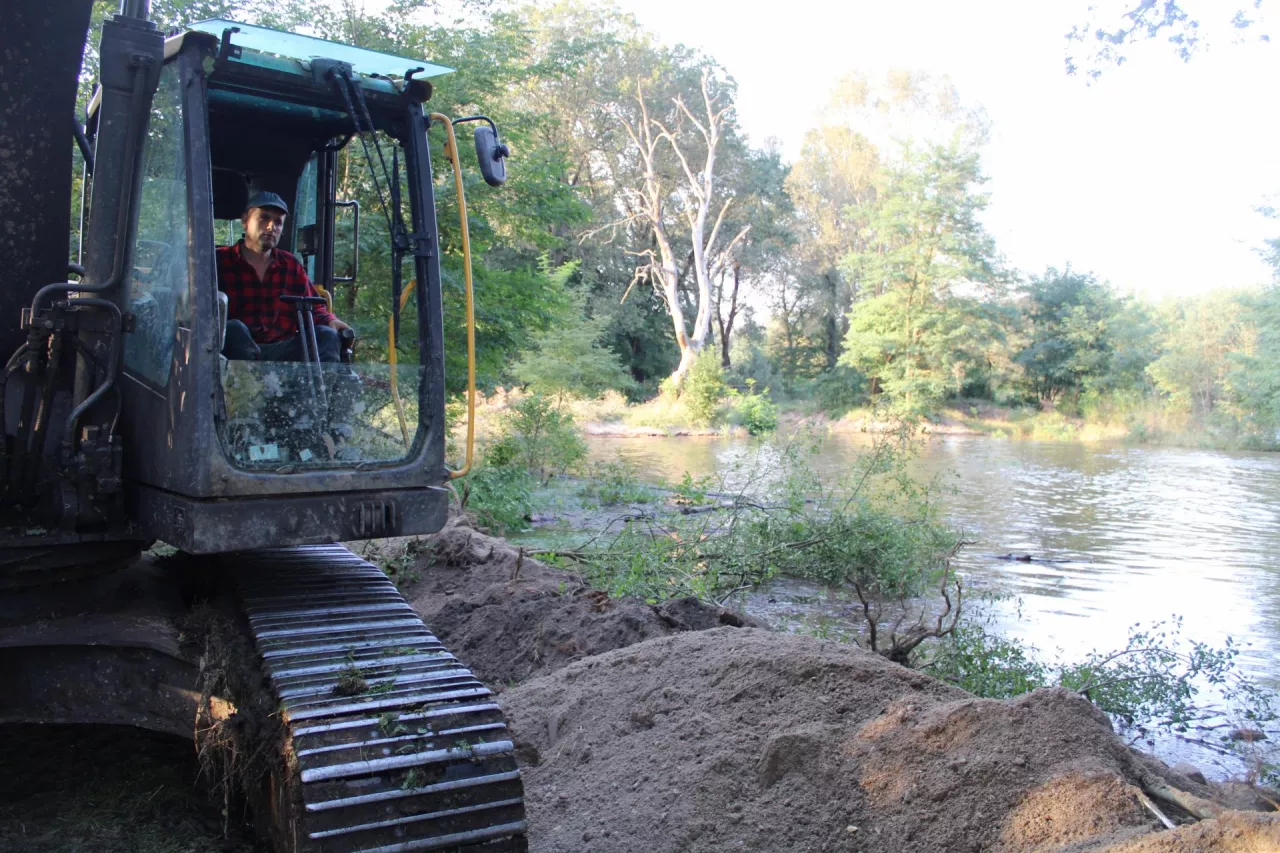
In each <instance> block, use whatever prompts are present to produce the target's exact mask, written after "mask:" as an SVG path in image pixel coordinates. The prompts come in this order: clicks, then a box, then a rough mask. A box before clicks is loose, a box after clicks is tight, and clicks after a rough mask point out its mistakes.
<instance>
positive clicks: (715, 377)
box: [680, 347, 729, 426]
mask: <svg viewBox="0 0 1280 853" xmlns="http://www.w3.org/2000/svg"><path fill="white" fill-rule="evenodd" d="M728 393H729V389H728V387H727V386H726V385H725V384H724V371H723V370H722V369H721V367H720V357H719V355H718V354H717V353H716V351H715V347H706V348H705V349H703V350H702V352H700V353H698V357H697V358H695V359H694V361H693V365H692V366H691V367H690V368H689V372H688V373H687V374H685V377H684V382H683V383H682V384H681V386H680V402H681V404H683V406H684V409H685V412H687V413H688V416H689V423H690V424H692V425H694V426H710V425H711V424H713V423H715V422H716V417H717V415H718V414H719V412H720V404H721V402H722V401H723V400H724V398H725V396H726V395H727V394H728Z"/></svg>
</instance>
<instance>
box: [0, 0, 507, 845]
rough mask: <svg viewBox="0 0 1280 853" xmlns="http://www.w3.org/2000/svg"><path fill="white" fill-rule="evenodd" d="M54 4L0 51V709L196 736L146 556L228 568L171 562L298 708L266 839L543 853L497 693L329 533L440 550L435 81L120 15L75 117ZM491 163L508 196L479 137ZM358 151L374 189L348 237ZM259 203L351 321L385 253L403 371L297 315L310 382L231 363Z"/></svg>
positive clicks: (181, 583)
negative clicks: (333, 358) (75, 156)
mask: <svg viewBox="0 0 1280 853" xmlns="http://www.w3.org/2000/svg"><path fill="white" fill-rule="evenodd" d="M48 5H49V4H42V3H37V2H31V0H20V1H19V3H18V4H17V9H16V10H15V11H14V12H13V13H12V14H11V15H10V16H9V17H10V18H12V19H13V20H11V22H10V24H9V29H8V32H7V33H6V34H5V35H3V36H0V39H3V40H5V41H6V42H12V44H7V45H5V47H6V50H5V51H4V55H5V56H6V57H8V58H7V59H6V60H5V64H4V65H3V66H0V82H3V83H4V84H5V85H3V86H0V149H5V150H4V151H3V154H4V155H5V156H0V220H3V222H0V351H3V352H4V353H6V354H9V353H11V354H12V357H10V358H8V360H7V363H6V364H5V369H4V374H3V385H0V406H2V409H0V501H2V502H3V511H2V512H3V514H2V515H0V675H2V676H3V677H4V678H5V680H6V683H8V684H12V685H15V689H14V691H13V692H12V693H11V695H10V696H9V697H8V698H7V699H5V700H3V701H0V721H4V722H17V721H23V722H92V723H122V724H132V725H141V726H145V727H148V728H153V729H159V730H163V731H169V732H173V733H185V734H187V735H190V733H191V731H192V729H193V728H194V727H197V726H198V725H199V720H200V719H201V715H202V714H203V715H205V716H206V717H208V716H210V715H212V716H213V717H218V716H219V715H221V716H222V717H226V716H228V715H233V714H235V713H237V711H236V708H235V707H234V701H233V700H232V699H228V698H227V697H211V696H209V695H208V691H207V690H202V689H201V687H200V674H199V672H198V671H197V670H196V669H195V668H194V667H193V665H192V664H193V661H192V655H191V654H190V652H189V650H186V649H184V647H183V641H184V637H183V628H182V625H183V619H184V618H186V617H187V616H188V615H189V609H190V605H191V602H192V600H193V594H192V592H191V588H190V587H191V579H190V577H189V576H188V577H184V578H182V579H179V578H176V577H174V576H173V575H175V574H176V573H175V572H173V571H170V570H168V569H167V568H166V567H165V566H164V565H162V564H158V563H156V562H154V561H151V562H147V561H145V560H143V561H138V560H137V559H135V557H136V555H137V553H138V552H139V550H140V549H141V548H144V547H146V546H147V545H148V544H149V543H150V542H152V541H155V540H162V541H164V542H165V543H168V544H169V545H172V546H174V547H175V548H177V549H178V550H179V551H182V552H185V553H186V554H189V555H210V556H207V557H204V558H199V559H192V560H189V561H187V565H188V569H187V572H186V574H187V575H190V572H191V570H190V566H191V565H193V564H194V565H196V566H198V571H197V574H201V575H203V578H202V580H201V581H200V584H202V585H203V586H206V587H207V586H209V584H210V583H212V584H213V585H214V586H222V585H224V584H223V582H225V586H226V588H227V589H230V590H232V592H230V593H229V596H230V597H231V598H232V599H234V601H235V602H236V604H235V606H236V607H237V608H238V612H237V613H236V614H235V621H236V622H237V624H238V626H239V627H240V628H241V629H243V631H244V633H245V635H246V637H248V638H249V639H250V640H251V641H252V646H253V649H254V650H255V653H256V654H257V655H258V660H259V661H260V664H261V668H262V679H263V684H264V685H265V686H266V687H268V688H269V689H270V690H271V691H272V692H273V693H274V695H275V698H276V700H278V701H279V703H280V707H281V708H283V711H284V713H283V714H281V715H280V716H281V719H282V730H281V734H280V743H279V751H280V755H279V757H278V762H277V764H278V766H276V767H275V768H274V769H273V770H272V772H271V773H270V774H269V777H270V778H269V779H266V780H265V781H264V784H265V785H266V787H267V788H268V789H269V791H268V794H267V795H266V796H267V798H268V799H269V800H271V802H270V804H269V809H268V811H270V813H271V814H272V818H271V821H272V823H273V826H272V828H271V829H272V835H273V838H274V839H275V842H276V845H277V846H278V847H280V848H283V849H299V850H302V849H316V850H385V851H391V850H420V849H455V848H461V849H476V850H481V849H483V850H520V849H524V846H525V842H524V823H523V805H522V801H521V793H520V780H519V774H518V772H517V770H516V767H515V761H514V758H513V757H512V754H511V744H510V742H509V740H507V739H506V735H505V725H504V723H503V721H502V716H501V712H500V710H499V709H498V707H497V705H496V704H495V703H494V702H493V701H492V697H491V696H490V695H489V692H488V691H487V690H486V689H485V688H484V687H483V685H481V684H480V683H479V682H478V681H476V680H475V679H474V678H473V677H472V676H471V673H470V672H469V671H467V670H466V669H465V668H464V667H463V666H462V665H461V664H460V663H459V662H457V661H456V660H455V659H454V658H453V656H452V655H450V654H449V653H448V652H447V650H445V649H444V648H443V647H442V646H441V645H440V643H439V642H438V641H437V640H436V638H435V637H434V636H432V635H431V633H430V631H429V630H428V629H427V628H426V626H424V625H423V624H422V623H421V621H420V620H419V619H418V617H417V616H416V615H415V614H414V613H413V611H412V610H411V609H410V608H409V607H408V605H407V604H406V603H405V602H404V600H403V598H401V596H400V594H399V592H398V591H397V590H396V588H395V586H394V585H393V584H391V583H390V582H389V581H388V580H387V579H386V578H385V577H384V576H383V575H382V573H381V572H379V571H378V570H377V569H376V567H373V566H371V565H370V564H368V563H366V562H364V561H363V560H360V559H358V558H356V557H355V556H354V555H352V554H351V552H349V551H347V550H346V549H343V548H341V547H339V546H336V545H332V544H328V543H335V542H340V541H348V540H352V539H369V538H377V537H387V536H401V535H411V534H418V533H430V532H434V531H436V530H438V529H439V528H440V527H441V526H442V524H443V523H444V521H445V517H446V514H447V501H448V490H447V483H448V480H449V479H450V477H451V472H450V470H449V468H448V467H447V466H446V462H445V432H444V429H445V424H444V367H443V365H444V349H443V347H444V343H443V318H442V309H441V281H440V254H439V243H438V238H437V225H436V202H435V198H434V193H433V180H432V164H431V152H430V146H429V141H428V131H429V128H430V126H431V124H432V120H433V118H435V119H440V118H442V117H439V116H434V117H433V116H432V115H431V114H429V113H428V112H427V111H426V109H425V107H424V105H425V104H426V103H427V101H428V99H429V98H430V94H431V84H430V82H429V78H430V77H432V76H435V75H438V74H441V73H446V72H447V71H448V69H445V68H441V67H439V66H434V65H431V64H430V63H427V62H422V61H412V60H406V59H398V58H396V57H391V56H386V55H383V54H377V53H373V52H370V51H360V50H355V49H352V48H348V47H346V46H343V45H337V44H332V43H328V42H322V41H319V40H316V39H307V38H304V37H300V36H293V35H291V34H287V33H277V32H273V31H270V30H265V29H262V28H257V27H252V26H248V25H244V24H235V23H232V22H226V21H209V22H202V23H200V24H195V25H193V26H192V27H191V28H190V29H188V30H186V31H185V32H182V33H179V34H177V35H172V36H170V37H168V38H165V37H164V36H163V35H162V34H161V33H160V32H158V31H157V30H156V28H155V26H154V25H153V24H151V23H150V22H149V21H148V20H147V8H146V7H147V3H146V2H145V0H125V2H124V4H123V5H122V8H121V12H120V14H118V15H116V16H114V17H113V18H111V19H109V20H108V21H107V22H106V23H105V24H104V26H103V36H102V41H101V48H100V52H99V63H100V68H99V82H100V85H99V87H98V89H97V92H96V93H95V95H94V97H93V100H92V101H91V103H90V105H89V109H88V111H87V115H85V116H77V117H76V121H75V123H74V125H73V124H72V121H71V116H72V115H73V114H74V109H73V107H74V102H75V92H76V83H77V74H78V70H79V56H80V51H81V47H82V45H83V42H84V37H85V33H86V31H87V27H88V20H89V12H90V8H91V5H92V4H91V3H89V2H88V0H82V1H81V2H76V3H72V4H70V5H71V6H72V7H73V8H72V9H71V10H70V13H69V14H64V13H62V12H59V14H57V15H56V16H55V15H54V14H53V13H52V12H49V11H47V9H46V8H45V7H46V6H48ZM442 126H443V127H444V129H445V130H446V131H447V133H448V138H449V139H450V144H448V145H447V146H446V148H445V149H444V150H445V154H446V156H447V157H448V158H449V159H450V160H451V163H452V165H453V166H454V169H455V171H456V170H457V168H458V165H457V152H456V144H454V143H452V135H453V134H452V124H451V123H450V122H448V120H447V119H446V120H445V121H444V122H443V123H442ZM73 140H78V145H79V148H80V150H81V152H82V159H83V161H84V164H85V167H84V171H83V174H82V176H81V178H82V190H83V192H82V195H83V197H84V199H85V201H84V204H83V205H82V208H81V209H80V210H79V211H77V212H76V215H78V216H79V217H80V220H81V228H80V235H81V238H80V242H79V245H78V246H69V238H70V235H71V229H70V221H71V196H72V175H71V162H72V145H73V144H76V143H75V142H73ZM357 152H359V154H360V155H361V157H363V163H364V165H356V166H352V165H351V164H352V162H354V161H355V154H356V153H357ZM15 153H18V154H20V156H18V157H14V156H11V155H13V154H15ZM477 153H478V154H479V155H480V156H481V157H482V169H483V171H484V172H485V177H486V179H489V180H490V183H498V182H500V180H501V179H502V178H503V177H504V176H505V173H504V172H502V169H503V163H502V157H503V156H504V155H505V148H503V147H502V146H501V144H500V142H498V140H497V136H496V130H495V129H493V128H492V126H491V125H486V126H484V128H483V130H482V132H481V133H478V134H477ZM340 160H341V161H342V162H343V163H344V165H345V168H346V169H347V170H348V171H347V173H346V174H348V175H349V174H350V172H351V170H353V169H359V170H362V171H361V172H360V174H361V175H362V177H363V179H364V180H366V181H368V182H369V183H370V184H372V186H373V190H374V196H375V197H376V198H377V200H378V203H377V204H376V205H372V207H374V208H377V209H376V210H366V211H365V230H366V235H365V239H364V240H363V241H362V240H361V238H360V236H359V228H360V223H359V219H358V206H357V205H355V203H354V202H348V201H344V200H343V199H340V198H338V196H337V188H338V185H339V163H340ZM458 186H459V188H460V187H461V180H460V179H459V180H458ZM261 191H270V192H274V193H277V194H278V195H280V196H281V197H282V198H283V199H284V200H285V201H286V202H287V203H288V205H289V208H290V211H291V216H290V217H289V218H288V221H287V223H286V227H285V231H284V234H283V236H282V240H281V244H280V248H281V249H283V250H286V251H290V252H292V253H293V254H294V255H295V256H296V257H297V258H298V259H299V260H300V261H301V262H302V263H303V264H304V265H305V267H306V268H307V270H308V272H309V274H310V277H311V278H312V280H313V281H314V282H315V283H316V284H317V285H319V286H321V287H322V288H323V290H324V291H325V292H326V294H327V295H330V296H329V298H332V296H337V297H338V302H339V303H341V302H342V299H341V297H342V294H343V288H344V287H348V286H354V285H349V284H346V282H348V281H350V280H351V278H352V276H353V275H358V272H357V271H356V267H357V266H358V263H357V261H356V258H357V253H358V251H359V246H360V244H361V242H363V243H364V244H365V245H366V247H367V246H368V245H369V244H370V243H373V244H375V245H376V247H377V248H376V256H377V257H378V258H381V261H382V262H381V265H380V267H379V269H380V270H381V273H380V276H381V277H382V279H383V280H379V281H377V282H373V283H371V282H368V281H362V282H361V286H362V287H364V288H366V293H367V292H370V291H371V290H373V289H375V288H376V289H377V290H378V292H379V293H381V294H383V296H381V297H380V298H381V299H382V300H383V301H384V302H385V304H386V306H387V312H386V313H387V315H389V325H390V329H389V335H388V337H389V342H388V343H389V346H390V349H391V350H392V351H393V352H396V353H397V354H398V356H399V358H398V359H394V358H393V359H391V363H386V359H385V358H370V359H367V360H365V361H362V360H361V357H360V356H358V355H357V356H355V357H352V358H345V359H344V360H343V361H342V362H340V363H334V364H330V363H323V364H322V363H320V362H319V360H318V359H317V358H316V357H315V356H316V350H315V344H314V340H315V339H314V330H311V329H308V328H307V327H308V323H307V322H305V319H306V318H305V317H302V316H301V314H300V312H298V308H299V306H298V305H297V304H285V303H282V305H281V308H280V310H281V311H282V312H284V313H285V315H286V316H293V315H298V316H299V320H300V327H301V328H300V329H299V332H300V333H302V335H303V342H304V344H307V343H309V344H310V346H304V352H306V353H307V354H308V358H307V359H306V360H304V361H301V362H278V363H277V362H260V361H229V360H228V359H226V358H225V357H223V355H222V350H223V342H224V336H225V334H226V328H227V322H228V317H227V302H226V299H225V297H224V296H222V295H221V294H220V293H219V290H218V280H217V251H218V246H219V245H227V244H230V243H232V242H234V240H233V238H234V236H235V234H234V225H235V222H236V220H238V219H239V216H240V214H241V212H242V211H243V210H244V207H245V204H246V202H247V200H248V198H250V197H251V195H252V194H254V193H257V192H261ZM464 209H465V208H464ZM371 224H376V225H377V228H372V227H371ZM379 229H384V230H379ZM340 232H341V233H340ZM352 232H354V233H352ZM370 232H372V233H373V235H374V237H379V236H380V237H381V240H377V239H373V238H371V237H370V236H369V234H370ZM346 242H349V244H350V246H349V250H345V251H344V249H343V245H344V243H346ZM379 243H380V245H378V244H379ZM69 249H70V251H69ZM348 254H349V255H350V257H343V256H344V255H348ZM69 257H70V258H72V259H73V260H72V261H71V262H69V261H68V258H69ZM76 258H78V261H75V260H74V259H76ZM337 313H339V314H340V313H341V308H340V306H339V308H338V311H337ZM361 331H362V332H368V331H372V330H361ZM308 339H309V341H308ZM369 349H370V350H372V351H374V352H376V348H374V347H369ZM359 350H360V347H359V346H358V345H357V352H359ZM213 555H221V556H213ZM211 578H212V581H211V580H210V579H211ZM353 673H354V675H353ZM352 682H355V683H356V684H357V685H358V686H359V689H351V684H352ZM343 684H345V685H346V688H345V689H344V688H343V687H342V685H343ZM214 722H216V720H215V721H214Z"/></svg>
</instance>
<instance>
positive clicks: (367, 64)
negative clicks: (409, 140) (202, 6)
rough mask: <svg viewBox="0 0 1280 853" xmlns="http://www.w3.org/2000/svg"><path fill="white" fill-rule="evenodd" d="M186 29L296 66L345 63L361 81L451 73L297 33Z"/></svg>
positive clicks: (220, 24) (215, 24) (200, 25)
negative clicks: (330, 61) (317, 61)
mask: <svg viewBox="0 0 1280 853" xmlns="http://www.w3.org/2000/svg"><path fill="white" fill-rule="evenodd" d="M187 29H188V30H191V31H193V32H200V33H208V34H210V35H213V36H217V37H218V38H219V39H224V38H229V39H230V44H231V45H232V46H233V47H238V48H243V49H247V50H250V51H254V52H255V53H257V54H266V55H273V56H278V57H280V58H282V59H286V60H294V61H296V62H298V63H310V61H311V60H313V59H333V60H337V61H339V62H345V63H347V64H349V65H350V66H351V69H352V71H354V72H355V73H357V74H360V75H362V76H365V77H387V78H399V79H401V80H403V79H404V78H405V76H406V75H408V73H409V72H411V71H412V72H413V73H414V76H416V77H419V78H430V77H439V76H441V75H444V74H449V73H450V72H452V71H453V69H452V68H448V67H446V66H444V65H437V64H435V63H433V62H427V61H426V60H425V59H410V58H408V57H404V56H394V55H392V54H389V53H380V52H378V51H376V50H369V49H367V48H363V47H352V46H351V45H347V44H339V43H338V42H333V41H326V40H325V39H319V38H314V37H312V36H307V35H301V34H299V33H286V32H283V31H281V30H273V29H270V28H269V27H260V26H257V25H256V24H242V23H239V22H237V21H228V20H225V19H222V18H211V19H209V20H207V21H199V22H197V23H194V24H191V25H190V26H189V27H188V28H187ZM241 59H242V60H244V61H253V57H252V54H243V55H242V57H241ZM299 70H300V71H301V70H303V69H302V68H300V69H299Z"/></svg>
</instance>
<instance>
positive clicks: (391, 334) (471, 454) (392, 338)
mask: <svg viewBox="0 0 1280 853" xmlns="http://www.w3.org/2000/svg"><path fill="white" fill-rule="evenodd" d="M431 120H432V121H439V122H441V123H442V124H443V125H444V127H445V135H446V137H447V138H448V143H447V144H446V146H445V154H446V155H448V157H449V162H450V163H452V164H453V186H454V189H455V191H456V192H457V195H458V222H459V224H460V225H461V227H462V276H463V281H464V282H465V283H466V294H467V456H466V462H465V464H464V465H463V466H462V467H461V468H459V469H458V470H457V471H450V472H449V479H450V480H456V479H457V478H459V477H465V476H466V475H467V474H468V473H469V472H470V471H471V463H472V460H473V459H474V458H475V444H476V312H475V295H474V284H473V281H472V278H471V235H470V232H469V230H468V225H467V196H466V193H465V191H464V190H463V187H462V165H461V163H459V162H458V140H457V138H456V137H455V135H454V133H453V122H452V121H450V120H449V117H448V116H445V115H442V114H441V113H431ZM417 284H418V280H417V279H413V280H411V281H410V282H409V285H408V286H407V287H406V288H405V289H404V292H402V293H401V294H400V310H402V311H403V310H404V306H405V305H407V304H408V302H409V295H410V294H411V293H413V289H414V288H415V287H416V286H417ZM387 341H388V343H389V350H390V352H389V354H388V358H389V361H390V362H391V398H392V400H393V401H394V402H395V406H396V418H397V420H398V421H399V422H400V435H401V436H402V437H403V439H404V443H405V446H406V447H407V446H408V444H409V427H408V423H407V422H406V420H405V416H404V404H403V403H402V402H401V400H400V389H399V385H398V384H397V382H396V318H395V316H394V315H393V316H392V317H391V318H390V319H389V320H388V321H387Z"/></svg>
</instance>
